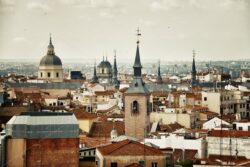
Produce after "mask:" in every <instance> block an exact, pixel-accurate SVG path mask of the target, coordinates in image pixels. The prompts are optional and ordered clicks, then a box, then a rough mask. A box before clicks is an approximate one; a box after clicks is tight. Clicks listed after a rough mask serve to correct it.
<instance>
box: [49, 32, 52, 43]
mask: <svg viewBox="0 0 250 167" xmlns="http://www.w3.org/2000/svg"><path fill="white" fill-rule="evenodd" d="M49 44H50V45H52V39H51V33H49Z"/></svg>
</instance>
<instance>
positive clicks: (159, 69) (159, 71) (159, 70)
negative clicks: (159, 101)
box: [156, 61, 162, 84]
mask: <svg viewBox="0 0 250 167" xmlns="http://www.w3.org/2000/svg"><path fill="white" fill-rule="evenodd" d="M156 82H157V83H158V84H162V78H161V66H160V61H159V63H158V74H157V80H156Z"/></svg>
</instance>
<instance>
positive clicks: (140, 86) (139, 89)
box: [125, 28, 150, 94]
mask: <svg viewBox="0 0 250 167" xmlns="http://www.w3.org/2000/svg"><path fill="white" fill-rule="evenodd" d="M139 36H141V33H140V30H139V28H138V29H137V42H136V43H137V48H136V55H135V62H134V66H133V68H134V77H133V81H132V83H131V84H130V87H129V89H128V90H127V91H126V92H125V93H126V94H130V93H139V94H149V93H150V92H149V90H148V89H147V87H146V86H145V83H144V82H143V80H142V76H141V69H142V65H141V60H140V52H139V43H140V41H139Z"/></svg>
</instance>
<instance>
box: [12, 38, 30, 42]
mask: <svg viewBox="0 0 250 167" xmlns="http://www.w3.org/2000/svg"><path fill="white" fill-rule="evenodd" d="M26 41H27V39H26V38H24V37H15V38H13V42H15V43H22V42H26Z"/></svg>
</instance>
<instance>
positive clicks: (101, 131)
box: [89, 121, 125, 137]
mask: <svg viewBox="0 0 250 167" xmlns="http://www.w3.org/2000/svg"><path fill="white" fill-rule="evenodd" d="M113 125H114V128H115V129H116V130H117V132H118V135H124V134H125V125H124V122H114V123H113V122H109V121H107V122H106V121H104V122H94V123H93V124H92V126H91V128H90V132H89V136H91V137H110V132H111V131H112V129H113Z"/></svg>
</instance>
